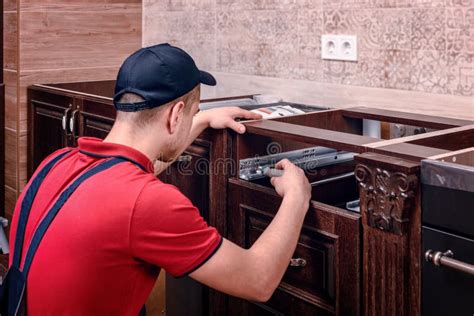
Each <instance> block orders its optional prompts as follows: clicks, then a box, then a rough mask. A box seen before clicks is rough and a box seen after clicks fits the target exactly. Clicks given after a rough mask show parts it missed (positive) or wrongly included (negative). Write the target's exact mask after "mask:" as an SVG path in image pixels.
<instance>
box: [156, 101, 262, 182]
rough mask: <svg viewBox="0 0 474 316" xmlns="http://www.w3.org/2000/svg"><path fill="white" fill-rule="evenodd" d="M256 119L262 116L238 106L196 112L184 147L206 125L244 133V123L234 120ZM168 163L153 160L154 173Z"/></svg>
mask: <svg viewBox="0 0 474 316" xmlns="http://www.w3.org/2000/svg"><path fill="white" fill-rule="evenodd" d="M240 118H242V119H246V120H258V119H261V118H262V116H261V115H260V114H257V113H253V112H250V111H247V110H244V109H241V108H238V107H223V108H217V109H211V110H206V111H202V112H198V113H197V114H196V115H195V116H194V119H193V125H192V127H191V131H190V133H189V137H188V139H187V140H186V143H187V144H186V147H188V146H189V145H191V144H192V143H193V141H194V140H195V139H196V138H197V137H198V136H199V135H200V134H201V133H202V132H203V131H204V130H205V129H206V128H208V127H211V128H214V129H224V128H230V129H232V130H234V131H236V132H237V133H239V134H243V133H245V125H244V124H242V123H239V122H237V121H236V119H240ZM171 163H172V162H170V163H164V162H162V161H159V160H157V161H156V162H155V175H158V174H160V173H161V172H163V170H165V169H166V168H168V166H169V165H170V164H171Z"/></svg>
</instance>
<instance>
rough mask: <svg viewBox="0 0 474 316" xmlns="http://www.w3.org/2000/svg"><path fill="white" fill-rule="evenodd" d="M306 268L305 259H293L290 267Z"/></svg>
mask: <svg viewBox="0 0 474 316" xmlns="http://www.w3.org/2000/svg"><path fill="white" fill-rule="evenodd" d="M304 266H306V260H304V259H303V258H291V259H290V267H304Z"/></svg>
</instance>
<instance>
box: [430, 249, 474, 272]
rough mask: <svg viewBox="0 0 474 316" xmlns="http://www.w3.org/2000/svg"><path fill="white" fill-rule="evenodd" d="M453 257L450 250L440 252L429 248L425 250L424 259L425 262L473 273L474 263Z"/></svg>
mask: <svg viewBox="0 0 474 316" xmlns="http://www.w3.org/2000/svg"><path fill="white" fill-rule="evenodd" d="M453 257H454V253H453V252H452V251H451V250H447V251H445V252H441V251H433V250H431V249H430V250H428V251H426V252H425V260H426V261H427V262H431V263H433V264H434V265H436V266H444V267H448V268H451V269H453V270H457V271H460V272H464V273H467V274H470V275H474V265H472V264H469V263H466V262H462V261H459V260H456V259H454V258H453Z"/></svg>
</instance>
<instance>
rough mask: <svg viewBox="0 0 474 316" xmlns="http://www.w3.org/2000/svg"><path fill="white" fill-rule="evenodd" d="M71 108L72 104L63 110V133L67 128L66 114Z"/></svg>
mask: <svg viewBox="0 0 474 316" xmlns="http://www.w3.org/2000/svg"><path fill="white" fill-rule="evenodd" d="M71 107H72V104H69V107H68V108H67V109H66V110H64V115H63V119H62V123H63V124H62V125H63V131H66V127H67V114H68V113H69V111H71Z"/></svg>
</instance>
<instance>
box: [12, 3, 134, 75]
mask: <svg viewBox="0 0 474 316" xmlns="http://www.w3.org/2000/svg"><path fill="white" fill-rule="evenodd" d="M20 29H21V41H20V60H21V61H20V65H21V69H22V71H23V70H39V69H58V68H94V67H110V66H119V65H120V64H121V63H122V61H123V60H124V59H125V57H126V56H128V55H129V54H131V53H132V52H134V51H135V50H137V49H138V48H139V47H140V46H141V4H127V5H126V4H116V5H114V4H103V3H101V4H93V3H90V4H87V5H84V4H80V5H79V4H75V5H73V6H68V5H66V4H64V5H62V6H55V7H54V8H51V9H50V10H45V9H44V8H38V9H37V11H36V10H34V9H28V10H27V9H26V8H24V9H23V10H22V13H21V21H20ZM58 48H60V49H58Z"/></svg>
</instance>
